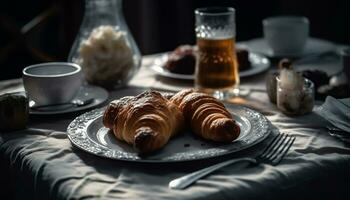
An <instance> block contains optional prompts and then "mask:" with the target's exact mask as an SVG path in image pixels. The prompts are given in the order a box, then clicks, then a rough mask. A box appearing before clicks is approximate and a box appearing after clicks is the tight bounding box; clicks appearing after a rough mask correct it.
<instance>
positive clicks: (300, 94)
mask: <svg viewBox="0 0 350 200" xmlns="http://www.w3.org/2000/svg"><path fill="white" fill-rule="evenodd" d="M276 80H277V108H278V109H279V110H281V111H282V113H284V114H286V115H290V116H296V115H304V114H306V113H309V112H311V111H312V109H313V107H314V99H315V91H314V83H313V82H312V81H310V80H309V79H306V78H304V84H303V87H302V88H301V89H299V90H298V89H288V88H283V87H282V84H281V81H280V79H279V77H276Z"/></svg>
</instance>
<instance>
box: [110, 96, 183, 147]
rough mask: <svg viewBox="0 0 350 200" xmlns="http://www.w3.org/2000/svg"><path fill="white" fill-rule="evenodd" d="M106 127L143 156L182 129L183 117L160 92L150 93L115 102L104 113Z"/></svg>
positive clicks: (163, 143) (161, 145)
mask: <svg viewBox="0 0 350 200" xmlns="http://www.w3.org/2000/svg"><path fill="white" fill-rule="evenodd" d="M103 124H104V126H105V127H107V128H110V129H112V130H113V133H114V135H115V136H116V137H117V139H119V140H122V141H125V142H126V143H128V144H131V145H133V146H134V147H135V148H136V149H137V150H138V151H139V152H140V153H150V152H153V151H155V150H158V149H160V148H162V147H163V146H164V145H165V144H166V143H167V142H168V141H169V139H170V138H171V137H172V136H174V135H175V134H177V133H178V132H180V131H181V130H182V129H183V127H184V118H183V115H182V113H181V112H180V110H179V108H178V107H177V106H176V105H175V104H173V103H172V102H170V101H169V100H167V99H165V98H164V97H163V96H162V95H161V94H160V93H159V92H156V91H147V92H144V93H142V94H140V95H138V96H135V97H124V98H121V99H119V100H115V101H112V102H111V103H110V104H109V105H108V107H107V109H106V110H105V112H104V115H103Z"/></svg>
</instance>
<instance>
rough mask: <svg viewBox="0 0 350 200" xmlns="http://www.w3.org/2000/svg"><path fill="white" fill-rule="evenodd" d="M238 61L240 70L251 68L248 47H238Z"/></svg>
mask: <svg viewBox="0 0 350 200" xmlns="http://www.w3.org/2000/svg"><path fill="white" fill-rule="evenodd" d="M236 55H237V62H238V69H239V71H245V70H247V69H250V68H251V66H252V64H251V63H250V60H249V51H248V50H246V49H236Z"/></svg>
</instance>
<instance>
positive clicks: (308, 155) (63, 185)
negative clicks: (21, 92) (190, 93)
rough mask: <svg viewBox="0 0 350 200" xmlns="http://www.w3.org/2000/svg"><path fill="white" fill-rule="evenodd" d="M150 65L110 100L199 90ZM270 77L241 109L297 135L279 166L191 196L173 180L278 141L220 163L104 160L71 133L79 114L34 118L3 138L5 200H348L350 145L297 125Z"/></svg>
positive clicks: (245, 172)
mask: <svg viewBox="0 0 350 200" xmlns="http://www.w3.org/2000/svg"><path fill="white" fill-rule="evenodd" d="M148 62H149V59H146V60H145V61H144V64H143V68H142V69H141V71H140V73H139V74H138V75H137V76H136V77H135V79H134V80H132V81H131V83H130V85H131V86H130V87H128V88H125V89H122V90H118V91H114V92H112V93H111V94H110V96H111V97H110V98H111V99H113V98H118V97H122V96H125V95H133V94H137V93H139V92H140V91H142V90H143V89H142V88H135V87H134V86H140V85H142V86H145V87H149V88H162V89H169V90H178V89H180V88H182V87H189V86H191V84H190V83H187V84H183V83H181V84H180V83H179V84H177V86H173V85H170V84H169V85H168V84H167V83H169V82H164V81H163V80H162V79H160V78H155V77H154V74H153V72H151V71H150V70H149V69H148V68H147V66H148V65H147V63H148ZM263 77H264V76H263V75H258V76H257V77H255V78H254V79H245V80H243V81H242V84H243V86H244V87H250V88H255V89H256V90H254V91H255V92H253V93H252V94H251V95H250V96H249V97H247V99H241V100H240V101H236V103H237V102H240V103H244V104H245V105H247V106H248V107H251V108H254V109H256V110H258V111H259V112H261V113H263V114H264V115H265V116H267V118H268V119H269V120H270V121H271V123H272V125H273V126H274V127H275V128H277V129H279V130H280V131H281V132H286V133H289V134H292V135H295V136H296V141H295V143H294V144H293V146H292V148H291V150H290V151H289V153H288V154H287V156H286V157H285V159H284V160H283V161H282V162H281V163H280V164H279V165H278V166H271V165H265V164H260V165H258V166H246V165H240V166H228V167H225V168H223V169H221V170H219V171H217V172H216V173H214V174H212V175H209V176H208V177H207V178H205V179H202V180H199V181H198V182H197V183H196V184H195V185H193V186H191V187H189V188H187V189H185V190H171V189H169V188H168V187H167V185H168V182H169V181H170V180H172V179H173V178H176V177H178V176H181V175H184V174H187V173H189V172H192V171H194V170H196V169H200V168H202V167H204V166H207V165H209V164H212V163H214V162H218V161H220V160H224V159H227V158H229V157H242V156H254V155H256V154H257V153H258V152H259V151H261V149H263V148H264V146H265V145H266V142H267V140H269V139H270V137H269V138H268V139H267V140H266V141H263V142H262V143H260V144H258V145H256V146H254V147H252V148H249V149H247V150H245V151H243V152H239V153H236V154H233V155H230V156H225V157H220V158H217V159H214V160H203V161H196V162H187V163H173V164H138V163H128V162H121V161H115V160H108V159H104V158H100V157H97V156H94V155H90V154H88V153H85V152H83V151H81V150H79V149H77V148H75V147H73V146H72V144H71V143H70V141H69V140H68V138H67V136H66V133H65V129H66V127H67V125H68V124H69V123H70V121H71V120H72V119H74V118H75V117H76V116H77V115H78V114H79V113H73V114H68V115H63V116H50V117H31V119H30V124H29V126H28V129H26V130H21V131H17V132H12V133H1V134H0V161H1V173H0V175H1V177H2V178H1V183H2V184H3V186H2V187H1V188H2V190H3V191H1V195H0V199H5V198H7V197H9V196H10V197H15V199H258V198H259V199H279V198H282V199H294V198H299V199H306V198H321V199H322V198H328V197H329V198H332V199H337V198H340V197H341V196H342V195H344V193H345V191H346V187H349V185H344V184H346V183H348V180H349V179H348V178H349V177H350V170H349V169H350V145H349V144H346V143H343V142H342V141H340V140H338V139H336V138H333V137H331V136H330V135H329V134H328V133H327V132H326V129H325V128H324V127H325V125H326V124H327V122H326V121H324V120H323V118H321V117H319V116H318V115H316V114H315V113H311V114H308V115H305V116H300V117H295V118H290V117H287V116H285V115H283V114H281V113H280V112H278V111H277V110H276V107H275V105H272V104H270V103H269V101H268V99H267V95H266V93H265V92H263V91H261V90H263V89H264V84H262V83H263V82H262V81H263ZM171 83H172V84H174V82H171ZM6 84H7V86H6ZM14 86H15V87H17V86H16V84H14V83H11V84H10V86H9V84H8V82H7V83H5V82H3V84H2V86H1V87H0V88H2V91H5V90H6V88H8V87H10V88H12V89H13V88H14ZM5 87H6V88H5ZM19 88H20V87H19ZM8 90H9V89H8ZM1 197H3V198H1Z"/></svg>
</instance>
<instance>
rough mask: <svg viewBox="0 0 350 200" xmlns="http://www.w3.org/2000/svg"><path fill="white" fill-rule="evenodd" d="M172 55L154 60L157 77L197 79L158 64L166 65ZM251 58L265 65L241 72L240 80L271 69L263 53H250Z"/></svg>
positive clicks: (161, 56)
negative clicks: (173, 71)
mask: <svg viewBox="0 0 350 200" xmlns="http://www.w3.org/2000/svg"><path fill="white" fill-rule="evenodd" d="M170 53H171V51H169V52H164V53H159V54H157V55H156V57H155V58H154V59H153V61H152V63H151V64H150V68H151V69H152V70H153V71H154V72H155V73H156V74H157V75H160V76H163V77H167V78H173V79H182V80H192V81H193V80H194V79H195V77H194V74H178V73H172V72H169V71H167V70H166V69H164V68H163V66H161V65H160V64H157V63H156V62H162V63H164V62H165V60H166V59H167V57H168V56H169V54H170ZM249 57H259V58H260V59H262V60H264V64H262V65H260V66H259V67H258V65H254V67H251V68H250V69H247V70H244V71H241V72H239V77H240V78H245V77H250V76H254V75H257V74H260V73H262V72H264V71H266V70H267V69H269V68H270V67H271V61H270V60H269V59H268V57H267V56H265V55H263V54H261V53H256V52H249Z"/></svg>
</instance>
